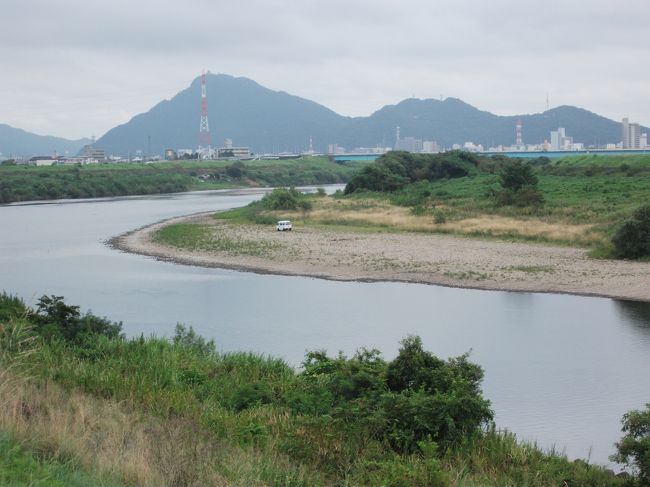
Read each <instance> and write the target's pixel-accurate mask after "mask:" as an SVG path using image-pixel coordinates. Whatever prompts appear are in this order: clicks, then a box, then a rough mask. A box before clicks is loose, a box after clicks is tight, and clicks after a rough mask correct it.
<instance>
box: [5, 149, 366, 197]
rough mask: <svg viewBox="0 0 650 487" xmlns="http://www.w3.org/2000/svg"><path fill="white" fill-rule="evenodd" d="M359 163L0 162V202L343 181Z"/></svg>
mask: <svg viewBox="0 0 650 487" xmlns="http://www.w3.org/2000/svg"><path fill="white" fill-rule="evenodd" d="M359 167H360V165H359V164H358V163H346V164H337V163H334V162H331V161H330V160H329V159H327V158H326V157H304V158H300V159H291V160H270V161H269V160H259V161H246V162H233V161H225V160H224V161H174V162H159V163H151V164H142V163H133V164H127V163H121V164H89V165H84V166H81V165H70V166H44V167H35V166H16V165H11V164H3V165H0V204H2V203H12V202H17V201H33V200H51V199H60V198H99V197H109V196H128V195H146V194H160V193H177V192H182V191H193V190H204V189H224V188H239V187H250V186H289V185H291V186H293V185H295V186H298V185H312V184H334V183H344V182H347V181H348V180H349V179H350V177H351V176H352V174H353V173H354V172H355V171H356V169H358V168H359Z"/></svg>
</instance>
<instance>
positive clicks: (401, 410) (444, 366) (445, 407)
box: [288, 337, 492, 453]
mask: <svg viewBox="0 0 650 487" xmlns="http://www.w3.org/2000/svg"><path fill="white" fill-rule="evenodd" d="M303 366H304V369H305V370H304V372H303V373H302V374H301V375H300V379H301V382H302V384H303V386H302V387H301V388H300V391H299V392H298V391H296V392H294V393H293V395H291V396H290V400H289V401H288V403H289V404H288V405H289V406H290V407H291V408H292V409H293V410H294V411H295V412H299V413H303V414H319V415H327V416H331V417H332V418H333V419H334V420H335V421H343V422H344V424H345V428H349V429H353V428H356V429H363V430H365V431H366V432H367V433H368V434H370V435H372V436H373V437H375V438H377V439H379V440H382V441H386V442H387V443H388V444H390V446H391V447H392V448H393V449H394V450H395V451H396V452H399V453H414V452H418V451H419V449H420V447H419V444H420V443H421V442H422V441H425V440H431V441H434V442H435V443H437V444H438V445H440V446H441V448H443V449H446V448H448V447H450V446H452V445H455V444H458V443H460V442H461V441H462V440H463V439H465V438H468V437H470V436H472V435H473V434H475V433H477V432H478V431H479V430H480V428H481V426H482V425H484V424H486V423H488V422H489V421H491V419H492V411H491V410H490V407H489V405H490V403H489V401H487V400H486V399H483V397H482V395H481V389H480V383H481V381H482V379H483V370H482V369H481V367H480V366H478V365H476V364H472V363H470V362H469V361H468V360H467V355H463V356H461V357H457V358H453V359H449V360H447V361H445V360H441V359H439V358H437V357H435V356H434V355H433V354H431V353H430V352H427V351H425V350H424V349H423V347H422V341H421V340H420V338H419V337H409V338H407V339H405V340H403V341H402V348H401V349H400V351H399V354H398V356H397V358H395V360H393V361H392V362H388V363H387V362H385V361H384V360H383V359H382V358H381V356H380V354H379V352H378V351H377V350H364V349H362V350H361V351H359V352H357V353H356V354H355V355H354V356H353V357H352V358H350V359H348V358H346V357H345V356H343V355H341V354H339V356H338V357H336V358H330V357H328V356H327V355H326V354H325V353H324V352H311V353H309V354H307V358H306V360H305V362H304V364H303Z"/></svg>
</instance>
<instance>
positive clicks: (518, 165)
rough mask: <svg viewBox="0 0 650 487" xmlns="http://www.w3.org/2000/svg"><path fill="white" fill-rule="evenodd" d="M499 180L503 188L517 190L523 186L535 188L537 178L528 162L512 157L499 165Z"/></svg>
mask: <svg viewBox="0 0 650 487" xmlns="http://www.w3.org/2000/svg"><path fill="white" fill-rule="evenodd" d="M499 182H500V183H501V187H502V188H503V189H505V190H509V191H514V192H517V191H521V190H522V189H524V188H536V187H537V182H538V179H537V176H536V175H535V173H534V172H533V168H532V166H531V165H530V164H526V163H524V162H521V161H520V160H519V159H512V160H510V161H508V162H506V163H505V164H503V165H502V166H501V171H500V172H499Z"/></svg>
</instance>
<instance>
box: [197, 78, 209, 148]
mask: <svg viewBox="0 0 650 487" xmlns="http://www.w3.org/2000/svg"><path fill="white" fill-rule="evenodd" d="M211 146H212V136H211V135H210V125H209V124H208V99H207V95H206V88H205V71H204V72H203V74H201V125H200V126H199V152H201V149H207V155H208V156H209V155H210V151H211Z"/></svg>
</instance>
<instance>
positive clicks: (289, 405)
mask: <svg viewBox="0 0 650 487" xmlns="http://www.w3.org/2000/svg"><path fill="white" fill-rule="evenodd" d="M1 310H5V311H6V312H7V313H9V314H13V315H16V313H18V314H19V315H20V316H25V315H26V313H25V308H24V306H23V309H22V310H20V309H19V310H17V309H16V306H15V302H13V301H11V299H10V297H9V296H7V295H2V296H0V311H1ZM32 316H33V315H32ZM30 319H31V318H30ZM5 323H6V322H5ZM3 326H4V324H3ZM270 326H272V324H270ZM3 343H5V342H4V341H3V338H2V333H0V347H2V346H3ZM362 353H365V355H362V356H365V357H366V359H350V360H347V359H345V358H343V357H338V358H337V357H334V358H331V359H326V360H322V359H321V360H320V361H318V360H316V361H314V357H313V356H312V357H311V359H308V360H307V362H306V364H307V365H306V366H305V367H306V371H307V370H308V371H309V373H308V374H306V373H302V372H297V371H296V370H294V369H293V368H292V367H290V366H288V365H287V364H286V363H285V362H284V361H283V360H281V359H277V358H272V357H265V356H260V355H257V354H252V353H246V352H239V353H218V352H216V346H215V345H214V344H211V343H210V342H206V341H205V340H203V339H201V338H200V337H198V336H197V335H196V334H194V333H193V332H192V331H191V330H189V331H188V330H187V329H181V330H180V333H179V334H177V336H176V338H175V339H174V340H167V339H162V338H155V337H152V338H144V337H136V338H133V339H124V338H112V339H111V338H107V337H105V336H97V335H92V336H87V337H85V338H83V339H82V340H81V341H75V342H64V341H60V340H55V341H48V340H44V341H43V340H39V343H38V344H37V346H36V348H35V349H34V350H33V353H32V355H30V356H29V359H28V360H27V361H26V362H25V363H23V364H22V366H23V367H27V368H28V370H29V373H30V375H31V377H32V379H31V382H32V383H34V384H36V387H35V388H34V387H32V389H33V390H34V392H33V393H32V394H36V397H34V396H29V395H25V396H24V398H23V399H20V398H19V399H18V402H19V403H20V404H22V406H20V407H22V408H23V409H25V408H26V410H27V411H32V413H31V414H33V417H34V418H36V417H37V416H39V414H41V412H43V413H44V414H45V413H46V412H47V411H46V409H48V408H49V409H50V410H51V411H52V414H54V412H55V410H56V409H57V408H59V409H61V408H63V409H64V410H67V411H69V412H71V413H73V414H74V415H75V417H77V416H78V415H79V414H81V417H83V418H86V419H85V420H84V421H86V422H87V424H88V426H87V429H88V433H84V431H85V430H84V426H83V425H84V421H81V422H80V421H79V420H73V421H74V424H75V425H76V428H77V429H78V430H79V431H80V432H81V433H82V434H88V435H92V434H93V433H92V431H94V430H95V429H97V428H104V429H102V430H101V431H102V438H105V437H116V438H117V439H118V440H119V439H120V438H121V435H123V434H124V433H121V432H120V431H116V432H112V431H111V430H110V429H108V430H107V429H106V428H107V427H106V426H102V422H101V421H99V420H98V419H97V418H101V419H102V421H103V419H104V418H106V417H112V416H115V415H117V413H116V412H115V411H116V410H117V409H119V411H120V413H119V415H117V420H115V422H114V423H110V422H109V423H108V424H109V427H110V425H111V424H113V425H114V427H115V428H118V429H119V425H121V424H123V423H124V422H127V423H128V424H129V425H132V426H131V428H136V429H137V431H138V434H139V435H149V436H151V437H152V438H154V442H153V443H147V445H148V446H147V448H148V450H147V451H146V452H144V451H143V455H144V454H145V453H146V455H144V457H143V458H144V460H141V461H140V464H139V465H140V469H144V468H151V470H152V472H153V471H157V472H162V473H163V475H165V476H168V477H167V480H168V482H169V484H170V485H172V484H173V485H207V484H210V482H211V481H210V480H209V479H213V478H215V476H217V477H218V478H219V479H221V484H224V483H227V484H231V485H277V486H285V485H290V486H305V487H306V486H320V485H322V486H326V485H355V486H356V485H359V486H362V485H369V486H375V485H388V486H405V487H406V486H419V485H421V486H425V485H427V486H431V485H433V486H436V485H437V486H443V485H444V486H452V487H461V486H463V487H471V486H500V487H502V486H513V487H514V486H529V487H547V486H549V485H561V482H562V481H563V480H564V479H570V480H571V482H572V483H571V485H572V486H574V487H599V486H602V487H605V486H607V487H611V486H617V485H621V484H622V482H621V481H620V480H619V479H616V478H614V477H613V476H611V475H610V474H608V473H607V472H605V471H604V470H603V469H602V468H599V467H594V466H589V465H587V464H585V463H581V462H577V463H574V462H570V461H568V460H567V459H566V458H565V457H563V456H562V455H558V454H557V453H555V452H552V451H550V452H546V451H543V450H542V449H540V448H538V447H537V446H535V445H532V444H528V443H524V442H519V441H516V439H515V437H514V436H513V435H512V434H508V433H500V432H497V431H495V430H494V429H488V430H486V431H484V432H483V433H480V434H475V435H470V436H468V437H467V438H466V440H464V441H462V442H461V443H459V444H453V445H452V444H450V445H451V446H449V447H448V448H445V449H441V446H440V445H438V446H436V444H435V443H433V442H431V441H429V440H426V439H425V440H423V441H421V442H420V443H419V444H418V445H419V448H418V449H417V451H412V452H406V451H405V452H400V451H397V450H395V448H393V447H391V440H389V438H391V437H390V436H388V437H382V436H381V434H380V431H382V430H381V429H378V428H379V427H380V426H381V425H382V424H383V423H382V421H381V417H380V416H376V414H377V413H378V412H379V411H376V412H375V413H374V414H373V411H374V409H372V407H373V406H372V404H373V401H374V399H373V394H372V393H363V394H364V395H362V396H361V397H360V398H358V397H356V394H359V393H360V391H363V390H366V389H367V388H369V389H367V390H371V388H372V387H377V386H380V384H381V383H376V382H374V381H376V380H378V379H381V377H383V376H382V375H381V374H383V372H381V371H382V370H383V367H385V365H382V364H384V363H383V362H382V361H381V360H378V359H377V358H373V357H374V356H373V355H372V353H373V352H367V351H366V352H362ZM317 356H320V355H317ZM4 360H5V362H4V363H5V364H6V363H7V362H6V360H7V358H6V357H5V359H4ZM445 363H447V362H445ZM449 363H453V362H449ZM460 366H461V367H465V366H463V365H460ZM338 367H342V368H341V369H340V372H337V373H335V374H334V375H331V374H332V373H333V372H334V371H336V370H339V369H338ZM449 370H450V372H449V373H451V370H456V369H449ZM458 370H461V369H458ZM377 372H379V373H380V375H378V376H377V375H375V374H376V373H377ZM488 373H489V371H488ZM440 378H441V379H442V378H443V376H441V377H440ZM381 380H384V379H381ZM457 380H460V378H458V379H457ZM39 384H40V385H39ZM48 384H49V385H48ZM372 384H375V386H373V385H372ZM57 388H61V392H60V393H55V394H54V395H53V398H50V397H49V396H47V395H48V394H50V395H51V394H52V393H53V391H54V390H55V389H57ZM381 390H383V389H381V388H380V389H379V390H378V392H380V391H381ZM39 391H40V392H39ZM336 391H339V392H336ZM355 391H356V392H355ZM39 393H40V395H43V396H44V397H43V399H42V401H43V403H41V402H39ZM331 393H336V394H337V396H336V397H339V399H337V400H336V401H334V399H333V397H332V396H329V395H328V394H331ZM80 394H82V395H81V396H80ZM45 396H47V397H45ZM70 396H75V397H76V398H75V399H72V403H71V404H72V405H73V407H70V405H69V401H70V399H69V398H70ZM21 397H23V396H21ZM360 399H362V400H361V401H360ZM459 400H460V398H459ZM332 401H334V402H332ZM441 401H442V398H441ZM59 403H62V405H61V404H59ZM442 404H443V403H442V402H441V403H440V405H439V406H438V407H440V408H442ZM117 405H119V408H117ZM458 406H459V407H462V405H461V404H460V403H459V405H458ZM116 408H117V409H116ZM0 410H1V408H0ZM10 410H11V408H10ZM440 411H443V409H440ZM12 417H13V416H11V415H10V416H9V419H7V418H6V417H1V419H2V420H3V421H5V422H6V421H11V418H12ZM46 417H47V416H46ZM461 417H462V416H461ZM147 418H149V419H147ZM152 418H153V419H152ZM34 421H36V419H34ZM418 421H425V420H424V417H422V418H421V419H419V420H418ZM27 424H29V420H28V421H27ZM421 426H422V427H424V423H422V425H421ZM34 428H35V427H34V426H32V427H31V429H30V430H29V437H28V438H25V440H26V441H25V443H24V444H25V445H26V446H25V447H24V448H17V444H18V443H17V441H19V440H22V439H18V438H17V439H16V440H14V441H7V440H6V438H5V439H4V440H3V441H5V443H2V442H0V453H2V457H0V458H3V459H2V460H0V466H4V467H5V468H3V469H0V471H6V472H9V474H8V475H10V477H8V478H9V479H10V480H8V481H7V482H8V483H9V484H10V485H13V484H18V485H20V484H19V483H18V482H19V481H22V480H21V479H23V478H32V479H40V478H43V479H58V478H61V479H63V480H62V481H61V482H62V484H61V485H84V481H85V485H105V484H102V483H100V482H98V481H96V480H95V479H92V478H89V477H83V476H82V474H81V473H80V469H79V468H77V467H76V466H75V464H74V463H69V464H68V463H64V464H62V465H60V463H61V462H60V460H57V462H59V463H56V462H55V461H54V458H49V457H48V456H47V455H42V456H41V457H39V458H38V459H36V457H35V455H36V453H35V452H36V451H44V452H47V451H48V450H56V451H59V452H61V451H72V450H71V449H72V447H73V446H74V445H78V446H77V447H78V448H83V447H84V445H86V447H87V446H88V445H93V444H95V442H96V440H93V441H91V442H90V443H84V441H88V440H84V441H80V440H78V439H77V438H75V437H73V436H71V435H72V433H71V432H69V431H68V430H67V429H64V431H65V435H67V436H66V438H67V440H66V442H65V444H64V445H56V444H54V443H53V441H54V440H53V439H50V438H49V437H47V436H44V437H42V438H41V437H39V431H38V429H34ZM156 435H158V437H157V441H156ZM91 438H92V436H91ZM399 438H400V437H395V438H394V441H397V440H399ZM0 439H3V437H2V436H0ZM116 444H120V445H122V444H124V443H123V441H117V443H116ZM143 444H144V443H143ZM441 444H442V443H441ZM39 445H44V446H45V447H44V448H43V447H42V446H40V447H39V448H40V450H33V451H31V450H30V448H35V447H37V446H39ZM79 445H80V446H79ZM63 446H64V447H65V448H63ZM167 448H169V451H167ZM55 458H60V453H59V456H58V457H55ZM145 460H146V461H145ZM1 462H5V463H4V464H3V463H1ZM32 472H35V474H32ZM57 472H58V473H57ZM166 472H167V473H166ZM172 474H173V477H172V476H171V475H172ZM0 475H2V474H0ZM29 475H32V477H29ZM57 476H58V477H57ZM0 478H1V477H0ZM77 478H79V479H81V481H80V482H78V483H75V482H76V481H77V480H76V479H77ZM127 478H128V476H127ZM139 478H140V479H141V480H140V482H141V483H142V479H145V480H146V478H147V477H146V475H145V476H144V477H142V476H141V477H139ZM151 478H152V479H155V478H157V477H151ZM84 479H85V480H84ZM173 479H177V480H176V481H173ZM155 482H156V481H155V480H152V481H151V482H148V483H147V482H144V483H147V485H158V484H159V480H158V484H156V483H155ZM131 483H132V484H133V482H131ZM34 485H40V484H38V483H35V484H34ZM42 485H58V484H56V483H55V481H52V482H51V483H50V484H47V483H44V484H42ZM106 485H112V484H106ZM139 485H141V484H139Z"/></svg>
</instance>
